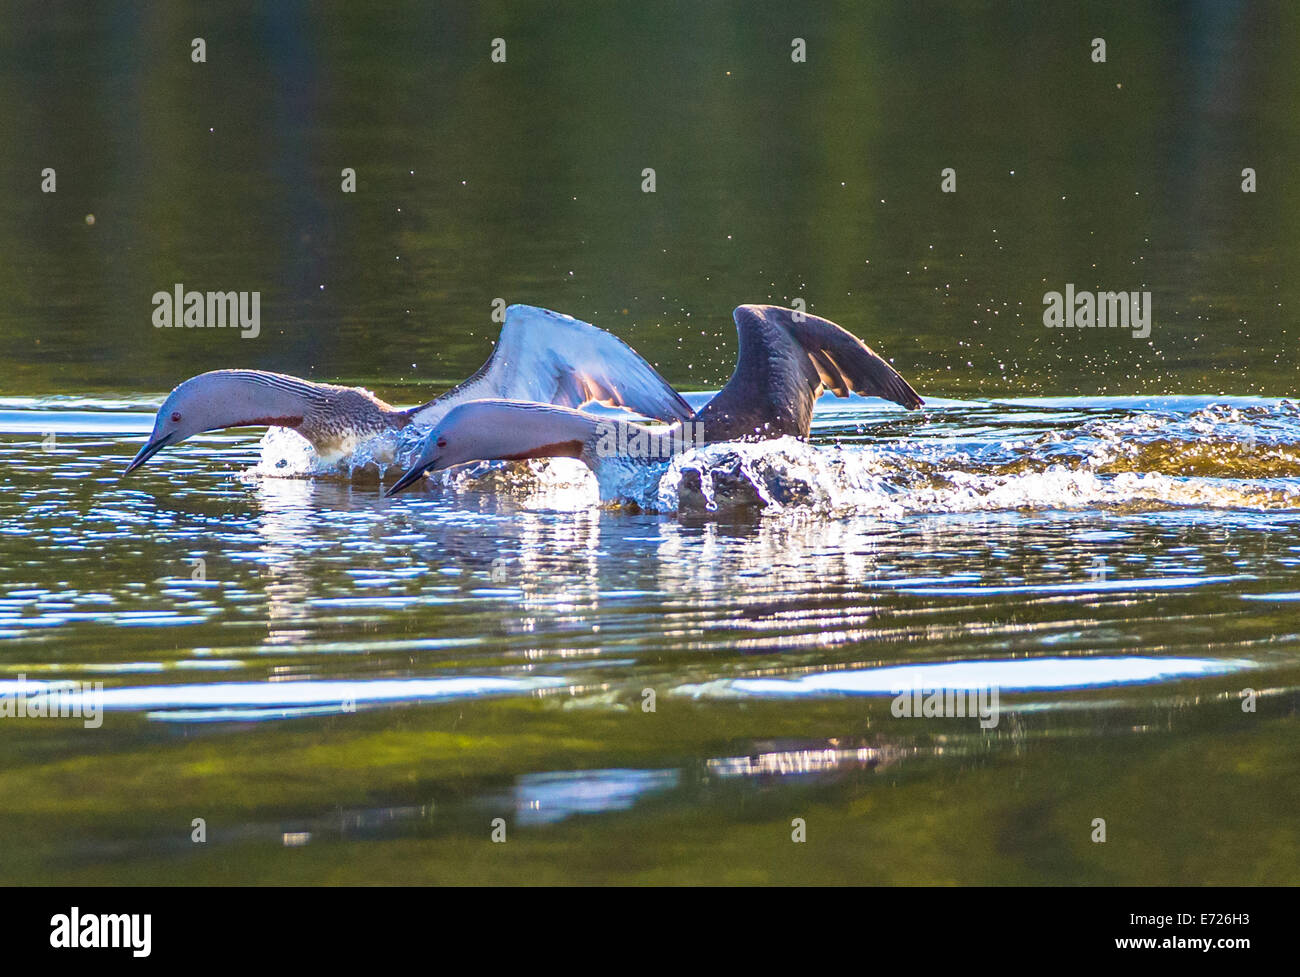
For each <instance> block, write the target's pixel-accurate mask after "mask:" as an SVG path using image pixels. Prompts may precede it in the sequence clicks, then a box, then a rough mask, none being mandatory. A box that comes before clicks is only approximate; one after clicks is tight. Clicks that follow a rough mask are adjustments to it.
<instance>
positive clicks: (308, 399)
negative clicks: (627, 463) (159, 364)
mask: <svg viewBox="0 0 1300 977" xmlns="http://www.w3.org/2000/svg"><path fill="white" fill-rule="evenodd" d="M484 397H495V398H504V399H512V400H527V401H537V402H541V403H548V404H559V405H562V406H566V407H581V406H582V405H583V404H587V403H591V402H593V401H596V402H599V403H602V404H607V405H609V406H615V407H625V408H627V409H629V410H633V411H636V412H637V413H639V414H643V415H645V416H646V417H654V418H658V419H659V420H664V421H684V420H689V419H690V418H691V417H692V416H693V414H692V411H691V408H690V406H689V405H688V404H687V403H686V401H684V400H682V398H681V397H680V396H678V394H677V392H676V391H675V390H673V388H672V387H670V386H669V385H668V382H667V381H666V380H664V378H663V377H661V376H660V375H659V374H658V373H657V372H656V371H655V369H654V367H652V366H651V365H650V364H649V363H647V362H646V361H645V360H643V359H642V358H641V357H640V356H639V355H637V353H636V352H635V351H634V350H633V349H632V348H631V347H630V346H628V345H627V344H626V343H624V342H623V341H622V340H621V339H619V338H618V337H616V336H613V335H611V334H610V333H607V332H605V331H604V330H603V329H598V328H596V327H595V326H593V325H591V324H590V323H586V322H582V321H581V320H579V319H574V318H572V317H570V316H567V315H561V314H560V313H558V312H551V311H549V310H547V309H539V308H536V307H534V306H530V305H512V306H510V307H509V308H508V309H506V318H505V323H504V324H503V325H502V327H501V338H500V341H499V342H498V343H497V345H496V348H495V349H494V350H493V351H492V355H491V356H490V357H489V358H488V360H487V362H486V363H484V364H483V365H482V366H481V367H479V369H478V371H477V372H475V373H474V375H473V376H471V377H470V378H469V379H468V380H466V381H465V382H464V383H462V384H460V385H459V386H457V387H454V388H453V389H451V390H449V391H447V392H446V393H445V394H443V395H442V396H440V397H438V398H437V399H435V400H431V401H429V403H427V404H423V405H422V406H420V407H412V408H410V409H409V410H400V409H398V408H395V407H392V406H390V405H389V404H386V403H384V402H383V401H382V400H380V399H379V398H378V397H376V396H375V395H374V394H372V393H371V392H370V391H368V390H363V389H361V388H360V387H338V386H334V385H332V384H326V383H313V382H312V381H310V380H300V379H298V378H297V377H291V376H286V375H284V374H282V373H268V372H265V371H262V370H214V371H212V372H210V373H202V374H200V375H199V376H196V377H191V378H190V379H189V380H186V381H185V382H184V383H182V384H181V385H180V386H178V387H177V388H176V389H175V390H173V391H172V392H171V394H170V395H169V396H168V397H167V399H166V400H165V401H164V402H163V405H162V406H161V407H160V408H158V415H157V417H156V418H155V420H154V427H153V433H152V434H151V435H150V437H149V440H148V442H147V443H146V444H145V445H144V447H142V448H141V449H140V451H139V453H138V454H137V455H136V456H135V458H134V459H132V461H131V463H130V464H129V465H127V467H126V471H127V473H129V472H132V471H135V469H137V468H139V467H140V466H141V465H143V464H144V463H145V462H146V461H148V460H149V459H150V458H152V457H153V456H154V455H155V454H157V453H158V452H159V451H161V450H162V449H163V448H165V447H167V446H168V445H173V444H179V443H180V442H181V441H184V440H185V439H186V438H188V437H191V436H193V435H195V434H200V433H202V432H204V431H216V430H220V429H222V428H228V427H252V426H258V427H265V426H271V425H274V426H279V427H287V428H292V429H293V430H295V431H297V432H298V433H299V434H301V435H302V436H303V437H305V438H306V439H307V440H308V441H310V442H311V443H312V446H313V447H314V448H315V449H316V453H317V454H318V455H320V457H321V458H322V459H323V460H325V461H332V460H334V459H336V458H339V457H342V456H345V455H346V454H348V453H350V452H351V451H352V450H353V449H354V448H355V447H356V446H357V445H358V444H360V443H362V442H364V441H366V440H368V439H370V438H373V437H375V436H376V435H380V434H383V433H385V432H387V431H393V430H398V429H400V428H404V427H406V426H407V425H409V424H414V425H417V426H418V427H422V428H423V427H431V426H433V425H434V424H436V423H437V422H438V421H439V420H441V419H442V418H443V417H444V416H445V415H446V414H447V412H448V411H450V410H451V409H452V408H453V407H455V406H456V405H458V404H462V403H465V402H468V401H472V400H477V399H480V398H484Z"/></svg>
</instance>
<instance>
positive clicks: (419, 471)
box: [384, 463, 428, 499]
mask: <svg viewBox="0 0 1300 977" xmlns="http://www.w3.org/2000/svg"><path fill="white" fill-rule="evenodd" d="M427 470H428V466H427V465H421V464H418V463H417V464H414V465H412V466H411V467H410V468H408V469H407V470H406V474H405V475H403V476H402V477H401V478H399V479H398V480H397V481H395V482H394V483H393V484H392V485H390V486H389V487H388V488H386V489H384V498H386V499H390V498H392V497H393V496H394V495H396V494H397V493H398V492H401V491H403V490H405V489H408V488H410V487H411V486H412V485H414V484H415V483H416V482H417V481H419V480H420V478H422V477H423V475H424V473H425V472H426V471H427Z"/></svg>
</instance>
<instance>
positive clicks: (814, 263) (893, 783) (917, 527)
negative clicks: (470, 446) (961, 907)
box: [0, 3, 1300, 884]
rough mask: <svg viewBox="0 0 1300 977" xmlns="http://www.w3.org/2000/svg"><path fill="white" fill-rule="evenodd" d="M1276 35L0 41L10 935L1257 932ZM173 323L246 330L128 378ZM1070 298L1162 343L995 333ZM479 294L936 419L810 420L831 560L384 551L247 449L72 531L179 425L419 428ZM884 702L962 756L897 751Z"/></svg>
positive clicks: (472, 356)
mask: <svg viewBox="0 0 1300 977" xmlns="http://www.w3.org/2000/svg"><path fill="white" fill-rule="evenodd" d="M1298 19H1300V8H1296V7H1294V6H1292V5H1287V4H1234V3H1203V4H1196V3H1192V4H1177V5H1175V4H1167V5H1165V4H1160V5H1149V6H1146V5H1140V4H1139V5H1134V4H1113V5H1105V4H1102V5H1089V6H1088V7H1087V8H1086V9H1084V8H1079V9H1075V8H1073V7H1066V6H1064V5H1053V4H998V5H990V4H945V5H912V4H904V3H898V4H891V3H881V4H843V5H839V6H833V5H832V6H828V5H821V4H817V5H812V4H807V5H805V4H789V3H783V4H738V3H737V4H667V5H651V4H630V3H614V4H599V5H596V4H580V3H571V4H558V5H556V4H547V5H540V4H537V5H533V4H510V5H504V4H502V5H484V6H478V5H449V6H443V5H431V4H415V3H410V4H395V5H390V6H389V7H387V8H385V11H384V12H383V13H378V14H377V13H375V12H373V11H371V10H370V9H369V8H367V7H365V6H364V5H345V4H333V3H328V4H313V5H307V4H277V5H274V6H273V7H272V6H267V7H265V8H259V7H254V6H243V5H237V4H236V5H221V6H220V8H219V9H208V8H207V7H205V6H198V5H195V6H193V7H190V6H189V5H186V4H157V5H144V4H142V5H120V6H119V5H95V6H92V7H89V8H87V9H84V10H83V9H80V8H76V7H71V8H58V9H52V10H46V9H44V8H37V7H6V8H4V9H3V10H0V133H2V134H3V138H0V185H2V186H3V188H4V190H5V192H4V193H3V194H0V249H2V250H0V254H3V256H4V257H3V260H0V694H4V691H5V689H11V688H13V685H12V683H16V682H19V681H26V682H41V681H55V680H63V679H67V680H73V681H77V682H87V683H94V682H102V683H103V686H104V695H105V702H106V704H107V705H106V711H105V712H104V714H103V717H102V718H103V723H102V726H100V727H98V728H93V729H92V728H84V727H83V724H82V723H81V722H80V721H76V720H68V719H65V720H49V719H35V718H26V719H16V718H0V744H2V748H0V880H3V881H5V882H52V881H61V882H67V881H77V882H96V883H99V882H176V883H203V882H274V881H295V882H309V881H310V882H321V881H329V882H354V883H385V882H416V883H418V882H451V881H469V882H487V881H504V882H535V881H552V882H564V881H619V882H636V881H661V882H708V881H730V882H764V881H798V882H1028V883H1041V882H1086V883H1108V882H1118V883H1157V884H1158V883H1201V882H1220V883H1225V882H1247V883H1261V882H1271V883H1291V882H1294V881H1295V880H1296V878H1297V874H1298V869H1300V850H1298V842H1297V820H1296V815H1295V811H1296V810H1297V806H1298V803H1297V802H1300V790H1298V789H1297V787H1296V784H1297V783H1298V782H1300V778H1298V777H1297V774H1298V773H1300V770H1298V769H1297V766H1298V764H1297V759H1296V756H1297V754H1296V751H1295V748H1294V744H1295V739H1296V735H1297V732H1300V730H1298V729H1297V720H1296V705H1297V702H1298V701H1300V695H1298V694H1297V689H1298V688H1300V626H1298V620H1300V619H1298V618H1297V609H1298V608H1300V599H1298V595H1300V412H1297V409H1296V407H1295V405H1294V404H1293V403H1290V402H1288V401H1286V400H1285V399H1284V398H1287V397H1289V396H1292V395H1293V394H1294V393H1295V389H1294V387H1295V376H1296V369H1297V365H1298V364H1297V357H1298V356H1300V354H1298V353H1297V350H1296V346H1295V342H1294V333H1293V322H1294V312H1293V310H1294V309H1295V307H1296V303H1297V301H1298V300H1300V295H1298V294H1297V290H1298V289H1300V285H1298V284H1297V279H1296V277H1295V275H1294V273H1293V270H1294V268H1295V267H1297V261H1298V259H1300V233H1298V232H1297V230H1296V228H1297V227H1300V222H1298V221H1297V218H1298V217H1300V185H1298V184H1297V182H1296V179H1295V173H1296V172H1297V170H1296V160H1297V159H1300V117H1298V114H1297V110H1296V105H1297V96H1300V80H1298V79H1297V75H1296V73H1295V70H1294V65H1295V62H1296V55H1297V53H1298V52H1297V45H1296V41H1295V39H1296V38H1297V37H1300V30H1297V28H1298V27H1300V24H1298V23H1297V20H1298ZM196 36H202V37H203V38H204V39H205V40H206V43H207V62H206V63H204V64H195V63H193V62H192V61H191V60H190V41H191V39H192V38H193V37H196ZM1099 36H1100V37H1104V38H1105V39H1106V41H1107V61H1106V62H1105V63H1104V64H1096V63H1093V62H1092V61H1091V60H1090V57H1089V54H1090V50H1091V48H1090V42H1091V40H1092V38H1094V37H1099ZM496 37H502V38H505V40H506V42H507V60H506V61H505V63H493V62H492V61H491V59H490V57H489V55H490V52H491V43H492V39H493V38H496ZM796 37H800V38H804V39H805V40H806V42H807V49H808V60H807V62H806V63H795V62H793V61H792V60H791V57H790V52H791V39H792V38H796ZM45 167H52V168H54V169H55V171H56V173H57V192H55V193H52V194H51V193H42V192H41V189H40V188H41V171H42V169H43V168H45ZM344 167H352V168H355V170H356V172H357V192H356V193H355V194H344V193H342V192H341V190H340V182H341V175H340V171H341V170H342V169H343V168H344ZM646 167H651V168H654V170H655V174H656V191H655V193H653V194H650V193H643V192H642V180H643V176H642V171H643V169H644V168H646ZM945 167H952V168H953V169H955V171H956V180H957V192H956V193H954V194H944V193H941V192H940V180H941V175H940V174H941V171H942V170H943V169H944V168H945ZM1245 167H1250V168H1253V169H1254V170H1255V171H1256V174H1257V179H1258V189H1257V191H1256V192H1255V193H1243V192H1242V190H1241V183H1242V175H1241V171H1242V169H1243V168H1245ZM88 215H93V222H90V221H88V220H87V217H88ZM176 283H183V284H184V285H185V286H186V287H187V288H195V289H221V290H227V289H235V290H258V291H260V292H261V315H262V322H261V333H260V335H259V336H258V337H257V338H256V339H248V340H245V339H240V338H239V335H238V333H237V332H235V331H233V330H205V331H196V330H185V329H170V330H167V329H164V330H159V329H155V328H154V327H153V325H152V323H151V315H152V312H153V306H152V305H151V301H150V299H151V296H152V295H153V293H155V292H157V291H159V290H170V289H171V288H172V287H173V286H174V285H175V284H176ZM1067 283H1073V284H1074V285H1076V286H1077V287H1078V288H1079V289H1096V290H1142V291H1150V292H1151V293H1152V306H1153V310H1154V325H1153V327H1152V331H1151V335H1150V336H1149V337H1147V338H1144V339H1137V338H1134V337H1132V336H1131V335H1129V334H1128V333H1125V332H1122V331H1119V330H1105V331H1103V330H1092V331H1076V330H1049V329H1046V328H1044V326H1043V323H1042V309H1043V295H1044V293H1045V292H1047V291H1051V290H1061V289H1063V288H1064V287H1065V285H1066V284H1067ZM498 298H500V299H503V300H504V301H506V302H528V303H533V304H538V305H543V306H547V307H551V308H556V309H559V310H561V311H564V312H568V313H570V314H573V315H576V316H579V317H581V318H585V319H588V320H590V321H593V322H595V323H597V324H598V325H601V326H603V327H605V328H608V329H610V330H612V331H614V332H616V333H617V334H618V335H620V336H621V337H623V338H624V339H626V340H627V341H628V342H630V343H632V344H633V345H634V346H635V347H636V348H637V349H638V350H639V351H641V352H642V353H643V354H644V355H645V356H646V357H647V358H648V359H649V360H650V361H651V362H653V363H654V364H656V366H657V367H658V368H659V369H660V371H661V372H662V373H663V374H664V376H665V377H666V378H668V379H669V380H670V381H671V382H672V383H673V384H674V385H676V386H677V387H678V388H679V389H682V390H684V391H690V392H692V400H693V401H694V402H696V403H697V404H698V403H700V402H702V400H703V399H705V397H706V396H707V394H705V393H704V392H707V391H712V390H716V389H717V388H718V386H719V385H720V384H721V383H722V382H724V381H725V379H726V377H727V375H728V374H729V373H730V370H731V367H732V364H733V362H734V342H735V340H734V330H733V327H732V325H731V322H730V316H729V313H730V310H731V308H732V307H733V306H734V305H736V304H739V303H741V302H765V301H772V302H778V303H781V304H788V303H790V302H792V301H793V300H794V299H796V298H803V299H805V300H806V301H807V302H808V304H809V307H810V309H812V310H813V311H815V312H817V313H819V314H821V315H825V316H828V317H830V318H832V319H834V320H836V321H837V322H840V323H841V324H843V325H844V326H846V327H847V328H849V329H851V330H853V331H854V332H855V333H857V334H858V335H860V336H862V337H863V338H864V339H866V340H867V341H868V342H870V343H872V344H873V345H874V346H875V347H876V348H877V349H879V350H880V351H881V352H882V353H884V354H885V355H887V356H888V357H890V358H891V359H892V360H893V362H894V363H895V365H896V366H897V367H898V368H899V369H900V371H901V372H902V373H903V374H904V375H905V376H906V377H907V378H908V379H909V380H910V381H911V382H912V384H913V385H914V386H915V387H916V388H917V390H918V391H919V392H920V393H921V394H922V396H924V397H925V398H926V399H927V401H928V402H929V404H930V409H928V410H927V411H925V412H922V413H919V414H909V415H904V414H902V413H901V412H898V411H894V410H891V409H885V408H882V407H881V405H880V404H878V403H875V402H862V401H854V402H851V403H849V404H843V403H826V404H824V405H822V408H821V409H820V410H819V415H818V420H817V423H816V425H815V428H814V437H813V440H814V442H815V443H816V444H817V445H818V451H820V452H822V454H820V455H817V456H816V458H819V459H821V460H820V461H816V460H815V461H814V462H812V463H811V465H812V469H813V470H814V471H813V477H814V480H816V479H820V478H826V477H829V473H830V471H831V469H832V467H833V460H834V459H840V460H843V463H844V464H845V465H847V466H848V467H849V468H850V469H851V470H852V471H854V472H856V473H857V474H858V477H859V480H860V482H861V485H860V491H858V492H857V493H856V494H851V497H845V498H841V499H839V501H840V502H842V503H844V504H843V505H840V506H838V507H834V511H833V512H825V511H821V510H820V509H819V510H818V511H810V510H807V509H803V510H801V509H800V508H799V507H793V508H792V509H789V510H787V511H784V512H780V513H768V514H766V515H763V516H753V515H750V516H747V517H744V518H722V519H719V518H717V517H715V516H714V515H711V514H710V513H708V512H683V513H671V512H670V513H666V514H645V513H641V514H638V513H631V512H627V511H622V510H611V509H608V508H601V507H599V506H597V505H594V504H593V502H592V499H591V486H590V484H586V483H583V481H582V479H581V477H580V476H579V475H575V473H574V472H573V471H572V470H560V471H559V473H558V474H556V473H555V472H553V471H551V472H549V474H547V473H543V476H542V477H540V480H539V479H531V480H530V478H526V477H521V478H520V479H518V480H517V481H510V480H494V479H493V478H491V477H489V478H486V479H479V480H471V481H470V482H469V483H468V484H458V485H457V486H455V487H452V488H442V489H435V490H433V491H428V492H416V493H412V494H411V495H409V496H404V497H400V498H397V499H395V500H391V501H386V500H382V499H380V498H379V495H378V486H377V483H376V482H375V480H374V479H373V477H366V476H359V477H357V478H356V479H349V478H344V477H331V478H318V479H304V478H253V477H242V478H241V477H239V476H240V473H241V472H244V471H246V470H247V469H248V468H249V467H251V466H252V465H254V464H255V463H257V462H258V460H259V457H261V458H263V460H265V457H266V455H267V454H272V453H273V452H274V450H275V449H276V446H275V445H270V446H268V447H267V448H265V449H261V448H259V446H258V443H257V439H258V432H250V431H241V432H227V433H221V434H213V435H206V436H202V437H199V438H195V439H192V440H191V441H190V442H188V443H187V444H186V445H184V446H183V447H181V448H178V449H173V450H169V451H167V452H164V453H162V454H160V455H159V456H158V457H157V458H156V459H154V460H153V461H152V462H151V463H150V464H149V466H147V467H146V468H145V469H144V470H142V471H141V472H140V473H139V474H138V475H137V476H133V477H132V478H131V479H128V480H122V479H120V478H119V474H120V472H121V469H122V468H123V467H124V466H125V464H126V462H127V461H128V460H129V458H130V457H131V456H132V455H133V454H134V453H135V451H136V449H137V448H138V446H139V445H140V443H141V442H142V439H143V438H144V436H145V434H146V433H147V431H148V428H149V425H150V423H151V414H152V411H153V409H154V408H155V407H156V405H157V403H158V402H159V401H160V399H161V397H162V396H163V395H164V394H165V393H166V391H167V390H169V389H170V388H171V387H172V386H174V385H175V384H176V383H178V382H179V381H180V380H182V379H184V378H185V377H187V376H190V375H192V374H194V373H198V372H201V371H203V370H207V369H214V368H219V367H232V366H246V367H259V368H265V369H277V370H283V371H286V372H289V373H293V374H296V375H300V376H306V377H311V378H314V379H318V380H330V381H341V382H348V383H364V384H366V385H368V386H370V387H372V388H373V389H375V390H376V391H377V392H378V393H380V394H381V395H383V396H385V397H387V398H389V399H391V400H393V401H394V402H400V403H404V404H407V403H415V402H418V401H422V400H425V399H427V398H428V397H430V396H432V395H434V394H436V393H437V392H439V391H440V390H442V389H444V388H446V387H447V386H449V385H451V384H452V383H454V382H456V381H458V380H460V379H462V378H464V377H465V376H466V375H468V374H469V373H470V372H471V371H472V370H473V369H474V368H475V367H477V366H478V365H479V363H480V362H481V361H482V360H483V359H484V358H485V357H486V356H487V354H488V352H489V351H490V349H491V342H492V340H493V338H494V337H495V334H496V332H497V330H498V328H499V326H498V324H497V323H495V322H493V320H492V318H491V313H492V310H493V302H494V300H496V299H498ZM696 394H700V396H696ZM1215 404H1226V405H1227V406H1214V405H1215ZM837 446H838V447H837ZM836 452H839V454H836ZM844 459H847V460H844ZM796 474H797V473H796V472H794V471H792V470H787V469H783V470H782V471H781V473H780V477H781V478H782V479H790V478H794V477H795V475H796ZM196 561H202V563H201V565H200V564H198V563H196ZM199 566H201V568H202V572H201V574H200V573H199V569H198V567H199ZM196 575H199V576H201V577H202V578H203V579H195V577H196ZM1079 663H1082V666H1079ZM902 665H917V666H927V667H933V668H941V667H947V666H953V667H966V668H969V669H970V671H968V672H965V673H963V674H964V675H966V676H967V677H970V676H974V679H973V680H975V681H977V682H979V683H981V684H996V685H998V686H999V687H1000V689H1001V699H1000V702H1001V715H1000V718H999V721H998V724H997V726H996V727H993V728H990V729H982V728H981V727H980V725H979V722H978V721H977V720H975V719H971V718H949V719H937V718H931V719H926V718H919V719H918V718H903V717H898V716H895V715H893V713H892V712H891V698H892V696H891V695H890V694H889V691H888V690H884V689H883V687H884V686H885V685H887V684H888V682H889V678H890V676H893V675H895V674H897V673H893V672H889V671H886V670H888V669H890V668H894V667H897V666H902ZM1076 666H1079V667H1081V668H1082V671H1074V670H1072V669H1074V668H1075V667H1076ZM922 674H931V675H937V676H943V675H949V674H952V673H950V672H943V671H938V672H928V673H927V672H923V673H922ZM762 680H776V681H777V682H778V683H781V684H776V685H773V684H770V683H769V684H764V683H763V681H762ZM411 682H414V683H419V684H415V685H403V684H400V683H411ZM6 683H10V684H8V685H6ZM810 683H811V685H810ZM817 683H822V685H821V686H817ZM1246 690H1254V691H1255V692H1256V693H1258V698H1257V700H1256V701H1255V709H1254V711H1245V710H1243V708H1242V702H1243V696H1246V697H1247V698H1250V696H1249V693H1248V692H1247V691H1246ZM648 693H651V694H652V695H648ZM651 699H653V703H654V711H646V710H647V707H648V703H649V701H650V700H651ZM196 819H201V820H202V822H203V825H204V828H205V830H206V840H204V841H203V842H202V843H198V842H196V841H195V840H194V838H193V835H194V832H195V830H196V829H195V826H194V822H195V820H196ZM497 819H501V822H500V824H503V825H504V831H505V837H506V840H505V842H504V843H500V842H494V841H493V840H492V834H493V831H494V830H498V831H499V830H500V824H499V825H498V826H497V827H496V828H495V829H494V821H496V820H497ZM795 819H802V824H803V826H804V829H805V830H806V838H807V840H806V842H803V843H796V842H794V841H792V837H791V835H792V831H794V830H795V825H794V824H793V822H794V821H795ZM1096 819H1103V820H1104V821H1105V826H1106V841H1105V842H1104V843H1098V842H1096V841H1094V840H1093V838H1094V835H1095V832H1096V827H1095V823H1094V822H1095V820H1096Z"/></svg>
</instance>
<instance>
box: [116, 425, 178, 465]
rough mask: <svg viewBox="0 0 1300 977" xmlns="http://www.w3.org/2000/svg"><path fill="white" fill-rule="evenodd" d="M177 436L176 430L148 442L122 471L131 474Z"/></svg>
mask: <svg viewBox="0 0 1300 977" xmlns="http://www.w3.org/2000/svg"><path fill="white" fill-rule="evenodd" d="M175 436H176V432H175V431H173V432H171V433H170V434H164V435H163V436H162V437H161V438H158V439H157V440H155V441H150V442H149V443H148V444H146V445H145V446H144V447H143V448H141V449H140V451H139V452H138V453H137V454H136V456H135V457H134V458H132V459H131V464H129V465H127V466H126V471H124V472H122V474H123V475H130V474H131V473H132V472H133V471H135V470H136V469H137V468H139V467H140V466H141V465H143V464H144V463H145V462H146V461H148V460H149V459H150V458H152V457H153V456H154V455H156V454H157V453H158V452H160V451H162V449H163V448H165V447H167V445H169V444H170V443H171V440H172V438H174V437H175Z"/></svg>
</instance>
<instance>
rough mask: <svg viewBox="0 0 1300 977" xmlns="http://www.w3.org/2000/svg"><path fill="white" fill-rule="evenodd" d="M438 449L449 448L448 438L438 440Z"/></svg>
mask: <svg viewBox="0 0 1300 977" xmlns="http://www.w3.org/2000/svg"><path fill="white" fill-rule="evenodd" d="M438 447H439V448H445V447H447V439H446V438H439V439H438Z"/></svg>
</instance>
